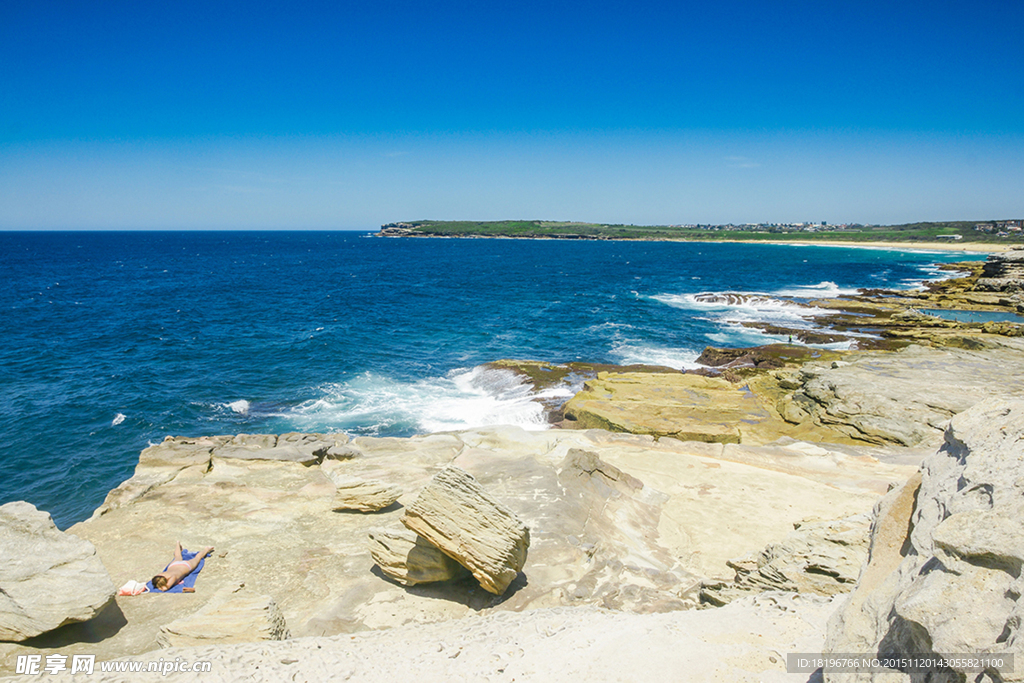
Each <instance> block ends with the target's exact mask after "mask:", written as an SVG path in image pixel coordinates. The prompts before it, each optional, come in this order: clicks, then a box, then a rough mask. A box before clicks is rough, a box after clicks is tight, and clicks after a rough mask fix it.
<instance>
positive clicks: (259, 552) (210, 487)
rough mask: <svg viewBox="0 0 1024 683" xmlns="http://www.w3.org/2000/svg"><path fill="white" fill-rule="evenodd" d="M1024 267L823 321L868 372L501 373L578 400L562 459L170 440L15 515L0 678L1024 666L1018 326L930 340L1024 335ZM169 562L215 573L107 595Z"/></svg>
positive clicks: (270, 438)
mask: <svg viewBox="0 0 1024 683" xmlns="http://www.w3.org/2000/svg"><path fill="white" fill-rule="evenodd" d="M1022 261H1024V251H1019V252H1012V251H1011V252H1007V253H1006V254H1002V255H999V256H997V257H990V259H989V262H988V264H985V265H981V264H973V265H967V264H959V265H958V268H959V269H961V270H963V271H964V272H967V273H969V274H968V275H966V276H964V277H962V278H957V279H953V280H947V281H944V282H942V283H936V284H933V285H930V286H929V287H928V288H927V289H925V290H922V291H920V292H913V293H908V292H898V293H894V292H868V293H863V294H861V295H858V296H854V297H846V298H843V299H835V300H823V301H816V302H813V305H814V306H816V307H818V308H821V309H827V310H828V311H830V312H832V313H830V314H829V315H822V319H821V321H820V324H821V325H822V326H823V327H824V326H826V325H827V326H828V327H829V330H825V331H823V332H821V334H829V335H837V336H843V335H846V336H849V337H850V338H853V339H855V340H856V341H857V343H858V346H859V347H860V348H859V349H858V350H856V351H831V350H820V349H815V348H813V347H808V346H805V345H803V344H799V343H796V344H781V345H775V346H769V347H762V348H759V349H745V350H728V349H709V350H708V351H706V352H705V356H704V357H703V361H702V362H704V363H705V364H706V365H708V366H709V368H710V369H708V370H705V371H703V372H702V373H683V372H679V371H675V370H671V369H668V368H650V367H631V368H618V367H613V366H596V365H587V364H573V365H550V364H545V363H536V362H519V361H500V362H497V363H495V366H496V367H502V368H505V369H509V370H512V371H514V372H517V373H520V374H522V375H524V376H526V377H529V379H530V381H531V382H533V383H534V384H535V385H536V386H542V385H544V383H549V384H556V383H565V382H567V381H572V382H575V383H582V385H583V388H582V390H581V391H579V392H578V393H576V395H575V396H574V397H573V398H572V399H570V400H569V401H567V402H565V403H564V404H555V403H553V404H551V405H549V406H547V407H548V409H549V410H550V413H551V415H552V419H553V420H554V421H556V422H557V423H558V424H557V426H558V427H560V428H559V429H552V430H548V431H542V432H527V431H524V430H521V429H518V428H512V427H492V428H486V429H477V430H466V431H460V432H451V433H443V434H430V435H423V436H418V437H412V438H406V439H398V438H369V437H360V438H355V439H349V437H348V436H346V435H345V434H285V435H244V434H243V435H234V436H212V437H202V438H182V437H175V438H170V437H168V439H167V440H166V441H164V442H162V443H160V444H157V445H155V446H152V447H150V448H147V449H146V450H145V451H143V452H142V454H141V455H140V459H139V464H138V466H137V468H136V470H135V473H134V475H133V476H132V477H131V478H130V479H129V480H127V481H126V482H124V483H123V484H121V485H120V486H119V487H117V488H116V489H115V490H113V491H111V492H110V494H109V495H108V496H107V498H106V500H105V501H104V503H103V505H102V506H101V507H100V508H99V509H97V511H96V512H95V514H94V515H93V516H92V518H90V519H89V520H87V521H85V522H82V523H80V524H77V525H75V526H74V527H72V528H70V529H69V530H68V532H67V533H66V534H62V533H61V532H57V531H56V529H55V528H52V523H49V526H48V515H45V513H37V512H35V511H34V509H30V508H31V506H29V505H27V504H21V503H11V504H8V505H5V506H0V547H2V549H3V552H4V555H5V557H13V556H15V554H16V553H17V552H19V549H20V548H23V547H26V546H28V547H31V548H32V552H30V553H28V554H27V555H24V554H22V555H19V557H20V558H21V559H19V561H18V562H15V563H14V564H13V565H10V563H8V564H9V565H10V566H8V567H5V568H0V589H2V590H3V591H4V593H3V595H5V596H8V598H7V599H8V603H10V604H6V603H2V604H0V637H2V638H4V639H6V640H7V641H8V642H0V673H6V674H14V673H15V671H16V666H17V662H18V657H19V656H25V655H30V654H31V655H39V656H40V657H41V658H42V660H43V661H46V656H48V655H59V656H70V655H74V654H95V655H96V656H97V659H98V660H101V661H104V660H111V659H117V658H131V659H134V660H140V661H141V660H149V661H156V660H158V659H159V660H163V661H171V660H174V659H175V658H183V659H187V660H192V661H194V660H209V661H211V662H212V663H213V670H212V671H211V672H210V673H208V674H203V675H202V678H203V679H204V680H205V679H207V678H209V679H210V680H237V679H238V678H239V677H249V678H252V679H253V680H280V679H282V678H288V679H290V680H323V679H325V678H330V677H332V676H339V675H340V676H342V677H344V675H347V676H349V677H350V678H351V679H353V680H370V681H374V680H385V679H387V680H393V679H394V678H396V677H401V676H402V674H403V673H404V672H407V671H409V670H416V671H417V677H418V678H422V679H423V680H428V681H429V680H442V679H444V680H450V679H451V678H467V679H474V680H485V679H487V680H496V681H504V680H508V681H511V680H519V681H523V680H550V679H551V678H552V676H556V675H557V676H560V677H563V678H564V677H566V676H569V677H576V676H582V675H587V676H589V677H591V678H593V679H594V680H635V679H636V678H637V677H638V676H641V675H642V676H647V675H651V676H655V675H657V676H661V677H665V678H669V679H672V678H673V677H677V676H678V672H679V671H680V670H686V671H688V672H690V675H688V676H687V678H688V680H708V681H712V680H737V681H742V680H751V681H753V680H779V681H782V680H786V681H792V680H822V679H823V678H824V680H828V681H837V682H838V681H854V680H857V681H861V680H863V681H868V680H877V681H883V680H885V681H895V680H903V681H911V680H917V679H914V678H912V677H911V676H910V675H909V674H899V673H863V672H862V673H850V674H847V673H836V672H831V671H824V672H821V671H819V672H817V673H814V672H810V673H805V674H801V675H802V676H803V678H799V677H798V676H797V675H796V674H787V673H786V654H787V653H792V652H833V653H845V652H861V651H863V652H871V653H876V654H891V653H896V654H899V653H910V652H913V653H919V654H920V653H928V652H931V653H939V654H947V655H952V654H979V655H980V654H998V653H1007V652H1012V653H1016V654H1018V656H1019V655H1021V654H1024V637H1021V638H1018V630H1019V628H1020V624H1021V619H1020V614H1021V610H1022V609H1024V603H1020V602H1019V596H1020V595H1021V594H1024V590H1022V589H1021V586H1020V585H1019V583H1020V581H1021V579H1020V566H1021V563H1022V562H1024V552H1022V551H1021V548H1024V543H1022V542H1021V539H1019V538H1018V536H1019V533H1020V532H1019V529H1020V528H1021V523H1022V522H1024V508H1022V507H1021V505H1020V503H1019V500H1021V498H1020V491H1019V488H1020V480H1021V478H1022V476H1024V474H1022V472H1024V450H1022V446H1021V444H1022V443H1024V362H1022V361H1024V336H1021V325H1020V324H1017V323H1012V322H998V323H964V322H957V321H952V320H945V319H943V318H937V317H935V316H929V315H926V314H924V313H921V309H929V310H931V309H936V310H973V311H985V312H999V313H1013V312H1019V311H1020V310H1021V309H1022V308H1024V301H1021V286H1020V285H1021V278H1020V270H1019V264H1020V262H1022ZM800 333H801V332H797V334H794V336H798V335H799V334H800ZM869 335H870V336H869ZM798 341H799V339H798ZM446 472H447V473H449V474H445V473H446ZM459 473H461V474H459ZM463 475H465V477H468V479H467V478H465V477H463ZM453 477H454V478H453ZM439 486H440V487H441V488H440V489H439V488H437V487H439ZM467 496H468V497H467ZM463 508H464V509H465V510H468V511H471V512H469V513H459V512H458V510H460V509H463ZM488 519H489V520H491V521H489V522H486V523H485V522H484V520H488ZM503 520H504V521H503ZM403 527H404V528H405V529H408V530H409V531H411V532H412V536H409V535H408V533H409V531H402V529H403ZM485 527H486V528H488V529H492V530H498V531H496V532H495V533H497V534H498V535H497V536H494V541H493V542H491V541H488V542H486V543H482V544H481V545H480V547H479V548H476V549H473V548H467V542H469V541H473V540H481V539H484V538H490V536H486V534H490V533H492V532H491V531H487V532H486V534H485V532H484V529H485ZM389 529H390V531H387V530H389ZM517 529H518V530H517ZM55 534H56V535H55ZM388 534H390V535H388ZM417 534H419V537H418V538H419V539H424V538H427V539H429V540H427V541H426V545H424V544H423V543H421V542H420V540H418V539H417ZM460 537H461V538H462V540H454V541H451V540H446V539H459V538H460ZM79 539H80V540H79ZM178 539H180V540H182V541H183V542H184V543H185V544H186V545H188V546H190V547H199V546H205V545H212V546H215V547H216V548H217V550H216V551H215V553H214V555H213V556H211V557H210V558H207V564H206V566H205V568H204V569H203V571H202V573H201V574H200V576H199V579H198V582H197V584H196V592H195V593H191V594H184V595H138V596H117V597H115V596H114V595H113V587H114V586H117V585H121V584H122V583H125V582H126V581H128V580H130V579H133V580H145V579H146V578H148V576H149V575H151V574H152V573H153V572H154V571H155V570H156V569H159V567H158V566H157V565H160V566H162V564H163V563H164V562H166V560H167V558H168V557H169V555H170V550H171V549H172V548H173V543H174V541H175V540H178ZM401 539H405V540H401ZM503 539H504V540H503ZM517 539H518V540H517ZM524 541H525V544H526V545H523V543H524ZM401 543H406V544H407V545H404V546H403V545H401ZM396 544H397V545H396ZM384 546H387V549H388V552H384V551H383V550H382V549H381V548H382V547H384ZM395 548H404V550H398V551H394V549H395ZM499 548H504V550H500V552H499V550H498V549H499ZM90 549H91V550H90ZM389 553H390V554H389ZM424 553H426V554H427V555H429V557H431V558H433V559H427V560H423V559H422V558H423V557H426V556H427V555H424ZM431 553H433V554H431ZM495 553H498V555H500V556H501V557H503V558H505V559H501V560H500V561H497V563H494V562H492V559H493V558H497V557H498V555H496V554H495ZM64 557H75V558H78V559H76V560H75V561H76V562H80V563H85V564H84V565H81V566H83V567H84V566H86V565H88V567H89V569H88V570H85V569H67V570H64V569H61V567H69V568H70V567H74V566H78V565H70V564H67V562H68V561H69V560H65V559H62V558H64ZM452 561H454V564H452V565H451V566H449V567H448V569H447V570H445V571H442V572H440V573H438V571H437V568H438V567H439V566H442V565H446V563H451V562H452ZM503 563H504V564H503ZM509 567H511V569H509ZM449 570H450V571H449ZM509 572H511V573H509ZM104 576H105V577H106V578H105V579H104ZM499 576H500V577H503V578H501V579H497V577H499ZM96 577H99V578H96ZM410 577H416V578H415V580H410ZM424 578H425V580H420V579H424ZM101 579H103V580H101ZM75 580H77V581H79V582H81V581H82V580H84V581H85V583H86V584H88V585H89V586H91V587H92V588H94V589H96V588H98V590H99V592H100V593H102V594H103V595H101V596H99V597H98V598H97V597H96V596H92V595H86V591H83V590H81V589H79V588H77V587H75V584H74V581H75ZM62 581H72V583H61V582H62ZM44 595H45V596H56V599H53V600H51V599H49V598H47V599H46V600H45V601H44V600H43V598H42V596H44ZM19 600H20V602H19ZM12 601H13V602H12ZM44 602H45V605H44V604H43V603H44ZM64 603H68V604H67V606H64ZM70 603H75V604H76V605H77V606H75V607H72V606H71V605H70ZM12 605H13V606H12ZM41 607H45V609H40V608H41ZM62 610H63V611H62ZM75 610H77V611H75ZM65 622H67V623H65ZM61 624H64V625H61ZM254 641H258V642H254ZM160 648H165V649H160ZM166 648H170V649H166ZM1021 661H1022V662H1024V659H1021ZM343 674H344V675H343ZM942 675H943V676H945V677H946V678H943V679H942V680H964V678H963V676H964V675H966V674H965V673H964V672H963V671H962V670H960V669H956V668H955V667H954V668H951V669H950V670H948V671H945V672H943V673H942ZM970 675H971V676H972V678H970V680H987V681H1012V680H1024V673H1013V672H1011V671H1009V670H1007V669H1006V668H1005V667H1003V668H1002V669H1000V668H998V667H994V668H993V667H990V669H989V670H988V672H987V673H982V674H981V677H980V678H976V676H978V674H977V673H973V674H970ZM62 676H64V677H69V676H67V675H66V674H61V673H57V674H55V675H54V676H53V677H54V678H55V679H58V680H59V679H61V678H62ZM149 676H150V677H153V678H157V677H159V678H161V679H165V678H167V677H165V676H162V675H160V674H150V675H149ZM185 676H188V677H189V678H193V677H194V674H173V673H172V674H171V675H170V679H171V680H175V679H176V678H182V679H183V678H184V677H185ZM139 677H140V674H138V673H135V674H130V675H129V674H125V675H124V676H123V677H120V678H119V677H117V676H114V675H110V676H109V677H107V676H106V675H105V680H108V679H109V680H129V679H131V680H138V678H139ZM142 677H143V678H145V677H146V676H145V675H143V676H142ZM42 678H47V676H45V675H44V676H42ZM22 679H23V676H22V677H16V678H13V679H12V680H22Z"/></svg>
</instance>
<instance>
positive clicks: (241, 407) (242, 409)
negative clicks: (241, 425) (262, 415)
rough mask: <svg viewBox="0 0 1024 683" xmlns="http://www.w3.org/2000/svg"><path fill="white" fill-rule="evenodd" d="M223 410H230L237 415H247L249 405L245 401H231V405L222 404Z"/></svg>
mask: <svg viewBox="0 0 1024 683" xmlns="http://www.w3.org/2000/svg"><path fill="white" fill-rule="evenodd" d="M223 405H224V407H225V408H228V409H230V410H231V411H232V412H235V413H238V414H239V415H248V414H249V407H250V403H249V402H248V401H246V400H245V399H241V400H238V401H232V402H231V403H225V404H223Z"/></svg>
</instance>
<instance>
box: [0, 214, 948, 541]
mask: <svg viewBox="0 0 1024 683" xmlns="http://www.w3.org/2000/svg"><path fill="white" fill-rule="evenodd" d="M963 259H964V255H963V254H962V253H959V254H956V253H922V252H913V251H899V250H877V249H858V248H834V247H819V246H813V247H812V246H783V245H756V244H707V243H672V242H597V241H560V240H504V239H387V238H380V237H376V236H374V235H372V234H371V233H369V232H36V233H25V232H21V233H19V232H0V311H2V314H0V401H2V406H3V410H2V412H0V504H2V503H6V502H10V501H12V500H27V501H29V502H31V503H33V504H35V505H36V506H37V507H39V508H40V509H43V510H47V511H49V512H50V513H51V514H52V515H53V518H54V520H55V521H56V522H57V524H58V526H60V527H61V528H66V527H67V526H69V525H71V524H73V523H75V522H77V521H80V520H83V519H85V518H87V517H88V516H89V515H90V514H91V513H92V511H93V509H95V508H96V507H97V506H98V505H99V504H100V503H101V502H102V500H103V498H104V496H105V495H106V493H107V492H108V491H109V490H110V489H112V488H114V487H115V486H117V485H118V484H119V483H120V482H122V481H123V480H124V479H126V478H128V477H129V476H131V473H132V471H133V469H134V466H135V464H136V462H137V459H138V454H139V451H140V450H141V449H143V448H145V447H146V446H147V445H148V444H151V443H156V442H159V441H161V440H162V439H163V438H164V437H165V436H166V435H191V436H196V435H203V434H234V433H239V432H247V433H260V432H285V431H346V432H348V433H350V434H352V435H381V436H405V435H412V434H417V433H424V432H431V431H438V430H449V429H459V428H465V427H472V426H480V425H486V424H498V423H512V424H519V425H523V426H524V427H527V428H532V429H543V428H545V426H546V423H545V418H544V415H543V412H542V410H541V406H540V404H539V403H537V402H536V401H535V400H533V399H535V398H536V395H535V392H534V391H533V388H532V387H530V386H529V385H526V384H523V383H522V381H521V380H519V379H518V378H516V377H514V376H512V375H511V374H510V373H507V372H504V371H498V370H490V369H486V368H484V367H482V366H483V364H485V363H487V362H488V361H493V360H498V359H502V358H515V359H534V360H545V361H551V362H567V361H574V360H582V361H591V362H601V363H620V364H627V363H650V364H660V365H668V366H672V367H676V368H687V367H694V361H695V359H696V358H697V356H698V355H699V354H700V352H701V350H702V349H703V348H704V347H705V346H708V345H716V346H753V345H758V344H764V343H770V342H773V341H777V339H775V338H772V337H770V336H768V335H765V334H763V333H760V332H758V331H756V330H751V329H750V328H747V327H744V326H743V323H744V322H747V321H756V320H765V321H770V322H774V323H776V324H779V325H783V326H788V327H801V326H803V327H807V326H810V325H812V323H811V322H810V320H809V315H810V313H811V312H813V311H811V312H809V311H808V310H807V309H806V308H801V307H800V306H798V305H797V304H798V303H799V302H800V301H801V300H807V299H812V298H814V297H821V296H835V295H841V294H843V293H850V292H855V291H856V290H857V289H858V288H865V287H896V288H899V287H914V286H919V285H920V284H921V283H922V282H923V281H925V280H928V279H933V278H938V277H941V275H940V272H939V271H938V269H937V267H936V264H937V263H940V262H943V261H956V260H963ZM729 292H737V293H746V294H748V295H751V296H745V297H740V298H735V299H733V298H730V297H721V296H715V295H717V294H723V293H729ZM575 388H576V387H571V386H566V387H561V388H556V389H551V390H549V391H554V392H563V393H564V394H565V395H568V394H569V393H571V392H572V391H573V390H574V389H575Z"/></svg>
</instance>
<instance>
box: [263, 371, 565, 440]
mask: <svg viewBox="0 0 1024 683" xmlns="http://www.w3.org/2000/svg"><path fill="white" fill-rule="evenodd" d="M320 390H321V392H322V394H323V395H322V396H321V397H320V398H317V399H314V400H311V401H306V402H305V403H303V404H301V405H299V406H297V407H296V408H294V409H292V410H291V411H289V413H287V414H285V415H282V417H286V418H288V419H289V420H290V421H292V422H296V423H299V424H298V426H299V427H302V426H303V425H329V426H330V427H332V428H334V429H341V430H344V429H357V430H359V431H361V432H363V433H371V434H373V433H384V432H395V431H413V432H417V433H427V432H443V431H453V430H458V429H472V428H475V427H485V426H489V425H518V426H520V427H523V428H525V429H534V430H540V429H546V428H547V427H548V423H547V420H546V417H545V415H544V408H543V406H542V405H541V404H540V403H538V402H536V401H535V400H534V399H536V398H544V397H548V396H551V397H556V396H562V395H568V394H563V393H561V392H568V391H569V390H568V389H553V390H550V391H547V392H543V394H536V393H535V392H534V390H533V385H532V384H530V383H529V382H527V381H525V380H524V379H523V378H522V377H521V376H520V375H517V374H516V373H514V372H512V371H510V370H500V369H494V368H488V367H484V366H477V367H475V368H471V369H469V370H465V369H461V370H453V371H451V372H449V373H448V374H447V375H445V376H444V377H431V378H427V379H422V380H416V381H401V380H395V379H392V378H389V377H385V376H382V375H378V374H375V373H370V372H367V373H363V374H362V375H359V376H358V377H355V378H353V379H352V380H349V381H347V382H342V383H336V384H330V385H326V386H324V387H321V389H320Z"/></svg>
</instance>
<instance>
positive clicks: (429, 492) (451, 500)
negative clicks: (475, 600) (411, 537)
mask: <svg viewBox="0 0 1024 683" xmlns="http://www.w3.org/2000/svg"><path fill="white" fill-rule="evenodd" d="M402 524H404V525H405V526H406V527H408V528H409V529H411V530H412V531H414V532H416V533H418V534H419V535H420V536H422V537H423V538H425V539H426V540H427V541H429V542H430V543H432V544H433V545H435V546H437V547H438V548H440V549H441V551H442V552H444V553H445V554H446V555H448V556H449V557H451V558H453V559H455V560H456V561H458V563H459V564H461V565H462V566H464V567H466V569H468V570H469V571H470V572H472V573H473V576H474V577H476V579H477V581H479V582H480V585H481V586H482V587H483V588H484V589H485V590H487V591H489V592H491V593H494V594H496V595H501V594H502V593H504V592H505V590H506V589H507V588H508V587H509V584H511V583H512V581H513V580H514V579H515V578H516V576H517V575H518V574H519V571H520V570H521V569H522V568H523V565H524V564H526V553H527V550H528V549H529V547H530V529H529V528H528V527H527V526H526V525H525V524H523V523H522V522H521V521H520V520H519V518H518V517H516V515H515V513H514V512H512V511H511V510H510V509H508V508H507V507H506V506H504V505H502V504H501V503H499V502H498V501H496V500H495V499H494V498H492V497H491V496H490V495H489V494H488V493H487V492H486V491H484V490H483V488H482V487H481V486H480V485H479V484H478V483H477V481H476V479H474V478H473V477H472V476H470V475H469V474H468V473H467V472H465V471H464V470H462V469H459V468H458V467H453V466H449V467H446V468H444V469H443V470H441V471H440V472H438V473H437V475H436V476H435V477H434V479H433V480H432V481H431V482H430V484H428V485H427V486H426V487H424V489H423V490H422V491H420V495H419V497H418V498H417V499H416V501H415V502H414V503H413V504H412V505H410V506H409V509H408V510H406V512H405V516H404V517H402Z"/></svg>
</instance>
